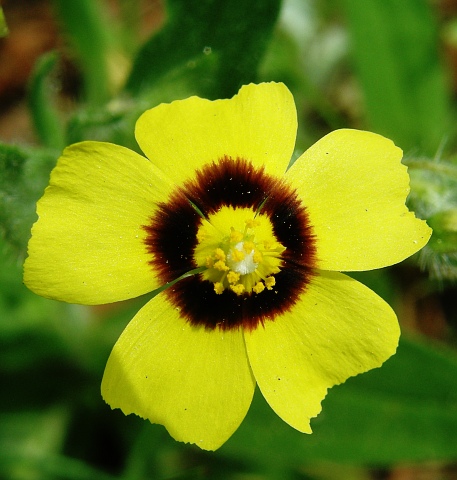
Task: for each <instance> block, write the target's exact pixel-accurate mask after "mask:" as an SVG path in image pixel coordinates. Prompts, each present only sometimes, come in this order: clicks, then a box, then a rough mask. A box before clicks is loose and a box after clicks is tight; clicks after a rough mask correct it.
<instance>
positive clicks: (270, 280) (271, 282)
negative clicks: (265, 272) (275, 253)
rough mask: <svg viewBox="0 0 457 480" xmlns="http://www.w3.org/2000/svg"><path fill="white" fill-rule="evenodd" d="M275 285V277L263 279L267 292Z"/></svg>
mask: <svg viewBox="0 0 457 480" xmlns="http://www.w3.org/2000/svg"><path fill="white" fill-rule="evenodd" d="M278 270H279V269H278ZM275 285H276V279H275V277H267V278H266V279H265V286H266V287H267V290H273V287H274V286H275Z"/></svg>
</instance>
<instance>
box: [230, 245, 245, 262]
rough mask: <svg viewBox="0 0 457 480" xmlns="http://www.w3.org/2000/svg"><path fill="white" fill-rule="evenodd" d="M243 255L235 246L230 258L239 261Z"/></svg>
mask: <svg viewBox="0 0 457 480" xmlns="http://www.w3.org/2000/svg"><path fill="white" fill-rule="evenodd" d="M244 257H245V253H244V252H242V251H241V250H238V249H236V248H234V249H233V250H232V260H233V261H234V262H241V260H243V259H244Z"/></svg>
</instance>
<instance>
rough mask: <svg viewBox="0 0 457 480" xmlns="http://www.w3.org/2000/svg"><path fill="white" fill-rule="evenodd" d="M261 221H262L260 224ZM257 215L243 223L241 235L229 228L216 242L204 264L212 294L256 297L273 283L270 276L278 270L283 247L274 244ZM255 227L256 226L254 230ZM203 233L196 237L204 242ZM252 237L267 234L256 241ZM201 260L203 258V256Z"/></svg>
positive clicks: (270, 232)
mask: <svg viewBox="0 0 457 480" xmlns="http://www.w3.org/2000/svg"><path fill="white" fill-rule="evenodd" d="M261 220H262V221H261ZM262 222H265V220H263V219H262V216H260V217H259V218H258V219H255V220H254V219H247V220H245V225H246V226H245V229H244V233H241V232H240V231H239V230H238V229H236V228H234V227H231V228H230V231H229V233H228V236H227V237H225V238H223V239H222V241H220V243H219V245H218V246H217V247H216V248H214V247H213V248H214V250H213V252H212V254H211V255H210V256H208V257H206V259H205V260H204V262H205V261H206V267H207V271H206V272H207V273H205V274H204V278H206V279H207V280H209V281H211V282H213V284H214V292H215V293H216V294H217V295H221V294H222V293H223V292H224V290H226V289H230V290H232V292H234V293H235V294H236V295H238V296H240V295H243V294H256V295H257V294H260V293H262V292H263V291H264V290H272V289H273V287H274V286H275V284H276V280H275V278H274V277H273V275H275V274H276V273H278V272H279V271H280V257H281V253H282V252H283V251H284V250H285V248H284V247H283V246H282V245H281V244H280V243H278V242H277V241H276V238H275V237H274V233H273V232H272V231H271V230H269V227H268V224H265V223H262ZM257 227H260V228H259V229H258V230H257ZM204 233H205V232H203V233H202V234H201V235H199V237H198V238H203V239H204V240H203V241H204V242H208V236H207V235H205V234H204ZM256 235H259V236H264V235H268V236H270V237H271V239H270V238H267V239H265V238H263V239H260V241H258V242H257V241H256V240H255V239H256ZM204 258H205V257H204Z"/></svg>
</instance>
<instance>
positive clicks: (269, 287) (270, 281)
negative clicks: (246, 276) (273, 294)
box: [265, 277, 276, 290]
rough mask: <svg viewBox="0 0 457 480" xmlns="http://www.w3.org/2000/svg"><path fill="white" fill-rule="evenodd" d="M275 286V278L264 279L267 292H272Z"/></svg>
mask: <svg viewBox="0 0 457 480" xmlns="http://www.w3.org/2000/svg"><path fill="white" fill-rule="evenodd" d="M275 285H276V279H275V277H267V278H266V279H265V286H266V287H267V290H272V289H273V287H274V286H275Z"/></svg>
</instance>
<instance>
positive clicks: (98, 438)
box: [0, 0, 457, 480]
mask: <svg viewBox="0 0 457 480" xmlns="http://www.w3.org/2000/svg"><path fill="white" fill-rule="evenodd" d="M140 3H141V2H140V1H139V0H138V1H137V0H119V6H120V12H121V15H120V16H119V17H118V18H116V19H114V18H113V17H112V16H110V15H109V14H107V12H108V9H107V5H106V4H105V3H104V2H103V1H102V0H96V1H95V0H84V1H78V2H68V1H64V0H54V1H53V5H54V7H55V11H56V13H57V15H58V16H59V19H60V22H61V25H62V28H63V33H64V35H65V37H66V38H67V39H68V42H69V43H70V45H71V46H72V48H73V52H74V56H75V59H76V62H77V64H78V66H79V69H80V72H81V78H82V90H81V92H78V97H77V101H76V102H75V105H74V108H73V109H71V111H63V110H61V109H60V107H59V105H60V103H59V95H60V94H59V88H56V83H58V79H59V68H60V67H59V61H60V59H59V54H58V53H56V52H52V53H48V54H45V55H44V56H43V57H42V58H41V59H40V60H39V62H38V63H37V65H36V66H35V70H34V72H33V74H32V77H31V79H30V82H29V90H28V104H29V107H30V111H31V115H32V119H33V122H34V126H35V129H36V132H37V135H38V137H39V139H40V141H41V146H40V147H32V146H25V145H6V144H3V145H0V233H1V236H2V238H3V240H2V243H1V245H0V251H1V255H2V260H1V262H2V269H0V292H1V293H0V385H1V386H2V387H1V392H2V394H1V395H0V412H1V413H0V478H7V479H13V480H16V479H17V480H28V479H78V480H82V479H88V480H89V479H101V480H104V479H123V480H124V479H125V480H130V479H131V480H136V479H143V478H144V479H146V478H154V479H166V478H175V479H181V478H182V479H193V478H196V479H198V478H218V479H219V478H220V479H224V478H227V479H232V478H233V479H244V478H246V479H248V478H278V479H285V478H291V479H292V478H295V479H298V478H324V477H323V476H322V477H321V476H320V474H314V473H309V472H312V471H313V467H314V466H315V465H316V464H319V465H321V464H323V465H327V464H331V465H342V464H349V465H355V466H360V465H363V466H384V467H388V466H391V465H393V464H395V463H398V462H401V463H405V462H428V461H440V462H447V463H449V462H457V447H456V445H457V433H456V432H457V355H456V353H455V348H453V345H454V344H455V338H456V336H455V325H454V326H453V325H452V322H453V321H454V322H455V315H456V309H455V306H454V304H453V303H452V302H451V305H450V307H449V306H448V307H447V309H446V310H445V312H446V314H447V315H448V316H449V325H448V326H447V327H446V328H447V329H448V335H447V337H446V338H445V340H446V342H447V343H448V346H447V347H444V346H443V344H442V343H438V342H434V343H432V342H431V341H427V340H425V339H424V338H421V337H419V335H417V336H405V338H404V339H403V340H402V342H401V344H400V347H399V350H398V353H397V355H396V356H394V357H393V358H392V359H390V360H389V361H388V362H387V363H386V365H385V366H383V367H382V368H381V369H378V370H375V371H372V372H369V373H367V374H364V375H362V376H359V377H356V378H353V379H350V380H349V381H348V382H346V383H345V384H344V385H341V386H338V387H334V388H333V389H332V390H331V391H330V392H329V395H328V397H327V399H326V400H325V401H324V409H323V413H322V414H321V415H320V416H319V417H318V418H316V419H315V420H314V421H313V423H312V426H313V429H314V432H315V433H314V434H313V435H311V436H307V435H302V434H300V433H298V432H296V431H294V430H293V429H292V428H290V427H288V426H287V425H286V424H284V423H283V422H282V421H281V420H280V419H278V418H277V417H276V416H275V414H274V413H273V412H272V411H271V409H270V408H269V407H268V406H267V405H266V403H265V401H264V400H263V398H262V397H261V395H260V394H257V395H256V397H255V400H254V403H253V405H252V407H251V410H250V412H249V414H248V416H247V418H246V420H245V422H244V423H243V424H242V426H241V427H240V429H239V430H238V431H237V432H236V433H235V434H234V436H233V437H232V438H231V439H230V440H229V441H228V442H227V443H226V444H225V445H224V446H223V447H222V448H221V449H220V450H219V451H218V452H216V453H207V452H202V451H199V450H198V449H197V448H196V447H193V446H187V445H182V444H178V443H176V442H174V441H173V440H172V439H171V438H170V437H169V436H168V435H167V434H166V432H165V430H164V428H163V427H161V426H156V425H150V424H148V423H146V422H144V421H143V420H141V419H139V418H136V417H134V416H130V417H125V416H123V415H122V414H121V413H120V412H119V411H111V410H110V408H109V407H108V406H106V405H105V404H104V403H103V401H102V400H101V397H100V393H99V384H100V380H101V377H102V373H103V368H104V364H105V362H106V359H107V357H108V355H109V352H110V349H111V348H112V346H113V344H114V343H115V341H116V339H117V337H118V335H119V334H120V332H121V331H122V329H123V327H124V326H125V325H126V324H127V322H128V321H129V320H130V318H131V317H132V316H133V314H134V313H135V311H136V310H137V309H138V306H139V305H141V304H142V303H144V302H143V301H142V299H139V300H134V301H131V302H127V303H124V304H122V305H118V306H116V307H112V308H107V309H104V310H101V309H94V308H86V307H81V306H75V305H64V304H60V303H57V302H52V301H49V300H45V299H42V298H39V297H37V296H35V295H33V294H32V293H31V292H29V291H28V290H27V289H26V288H25V287H24V286H23V285H22V280H21V275H22V274H21V263H22V259H23V258H24V256H25V254H26V244H27V241H28V238H29V235H30V227H31V225H32V223H33V221H34V220H35V218H36V215H35V207H34V205H35V202H36V200H37V199H38V198H39V197H40V196H41V194H42V192H43V190H44V188H45V187H46V184H47V181H48V176H49V172H50V171H51V169H52V167H53V166H54V165H55V161H56V159H57V157H58V156H59V153H60V150H61V149H62V148H63V147H64V146H65V145H67V144H69V143H72V142H75V141H79V140H83V139H84V140H88V139H94V140H106V141H111V142H115V143H119V144H122V145H125V146H128V147H130V148H134V149H138V147H137V146H136V143H135V140H134V137H133V126H134V123H135V120H136V118H137V117H138V115H139V114H140V113H141V112H142V111H143V110H145V109H146V108H151V107H153V106H154V105H156V104H158V103H160V102H162V101H169V100H173V99H176V98H183V97H186V96H189V95H193V94H198V95H201V96H206V97H208V98H222V97H230V96H232V95H233V94H234V93H236V91H237V90H238V88H239V86H240V85H242V84H245V83H248V82H251V81H262V80H265V81H268V80H281V81H284V82H285V83H286V84H287V85H288V86H289V88H290V89H291V90H292V91H293V93H294V96H295V99H296V102H297V106H298V111H299V117H300V129H299V132H298V143H297V152H296V155H298V154H299V153H300V151H302V150H304V149H305V148H307V147H308V146H309V145H310V144H311V143H313V142H314V141H315V140H317V139H318V138H319V137H320V136H322V135H323V134H325V133H327V132H328V131H329V130H331V129H333V128H338V127H345V126H346V127H357V128H367V129H372V130H374V131H377V132H379V133H382V134H384V135H386V136H389V137H391V138H392V139H394V140H395V141H396V143H397V144H398V145H400V146H402V147H403V148H404V149H405V152H406V159H405V162H406V163H407V164H408V166H409V171H410V174H411V189H412V190H411V195H410V197H409V204H410V206H411V208H412V209H413V210H415V211H416V212H417V214H418V215H419V216H421V217H422V218H425V219H427V220H428V221H429V223H430V224H431V225H432V226H433V228H434V234H433V237H432V240H431V241H430V244H429V245H428V246H427V247H426V249H424V250H423V252H422V253H421V254H420V255H419V256H418V258H417V260H418V261H419V262H420V264H421V265H422V267H423V268H424V269H426V271H427V275H430V278H428V277H427V276H425V275H423V274H420V273H419V270H418V268H417V263H414V262H411V263H410V264H408V265H403V266H399V267H397V268H396V269H393V270H387V271H386V270H384V271H382V272H370V273H367V274H359V275H358V278H359V279H361V280H362V281H364V282H365V283H367V284H368V285H369V286H370V287H371V288H373V289H374V290H375V291H377V292H378V293H379V294H380V295H382V296H383V297H385V298H386V299H387V300H388V301H389V302H390V303H391V304H392V305H394V306H395V307H396V308H398V310H399V312H400V313H402V312H403V313H404V314H405V312H407V307H408V303H407V300H405V293H407V294H408V295H412V294H411V291H414V292H415V295H416V297H417V298H419V299H423V298H425V297H427V295H440V294H439V293H436V292H437V283H436V280H439V282H440V285H441V287H442V288H444V289H447V291H450V292H454V290H453V289H452V288H453V287H452V285H451V284H450V283H449V282H450V281H453V280H455V279H457V193H456V192H457V170H456V168H457V167H456V164H455V162H454V161H453V157H454V156H455V145H457V142H456V132H455V129H454V127H453V119H454V115H455V113H454V110H455V102H454V100H453V99H452V92H451V89H450V84H449V82H448V81H447V78H446V75H447V73H446V69H445V66H444V64H443V61H442V58H441V56H440V47H439V26H440V23H439V21H438V18H437V15H436V12H435V11H434V10H433V9H432V7H431V6H430V3H429V2H427V1H426V0H406V1H402V2H398V1H396V0H367V1H364V2H358V1H355V0H341V1H338V2H337V1H331V0H314V1H312V0H288V1H284V2H282V3H281V2H280V1H279V0H256V1H248V0H234V1H231V2H226V1H224V0H168V1H167V2H166V3H165V8H166V15H165V22H164V25H163V26H162V28H161V29H160V30H159V31H158V32H155V33H154V34H153V35H151V36H150V38H148V39H146V41H144V42H142V41H140V40H139V37H138V35H136V32H137V31H138V30H139V24H140V22H141V15H140V13H139V12H140ZM2 25H4V21H3V19H2V18H0V30H1V27H2ZM443 146H444V150H443ZM437 152H438V153H437ZM416 297H415V298H416ZM451 297H452V295H451ZM405 315H406V314H405ZM351 471H352V470H351ZM331 472H333V473H331ZM345 472H349V470H345ZM325 475H326V477H325V478H335V479H336V478H342V477H341V470H340V469H338V468H336V469H335V468H334V467H332V468H329V469H328V470H327V471H326V473H325ZM348 475H349V473H348ZM354 475H358V474H357V473H354ZM347 478H349V476H348V477H347ZM354 478H355V477H354ZM357 478H360V477H357ZM364 478H365V477H364Z"/></svg>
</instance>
